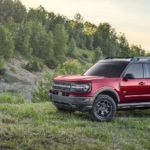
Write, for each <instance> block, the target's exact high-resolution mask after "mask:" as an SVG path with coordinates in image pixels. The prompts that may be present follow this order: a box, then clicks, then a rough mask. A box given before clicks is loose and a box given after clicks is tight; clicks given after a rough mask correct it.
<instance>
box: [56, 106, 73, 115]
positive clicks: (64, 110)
mask: <svg viewBox="0 0 150 150" xmlns="http://www.w3.org/2000/svg"><path fill="white" fill-rule="evenodd" d="M56 108H57V110H58V111H60V112H69V113H73V112H74V110H71V109H65V108H62V107H57V106H56Z"/></svg>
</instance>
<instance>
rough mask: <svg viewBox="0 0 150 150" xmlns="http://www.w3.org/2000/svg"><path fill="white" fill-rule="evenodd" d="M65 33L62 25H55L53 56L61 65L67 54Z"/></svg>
mask: <svg viewBox="0 0 150 150" xmlns="http://www.w3.org/2000/svg"><path fill="white" fill-rule="evenodd" d="M67 38H68V37H67V33H66V31H65V28H64V25H63V24H56V27H55V28H54V43H55V44H54V54H55V58H56V59H58V60H59V62H60V63H62V62H63V61H64V60H65V54H67Z"/></svg>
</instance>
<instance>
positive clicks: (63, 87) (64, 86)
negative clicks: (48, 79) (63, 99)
mask: <svg viewBox="0 0 150 150" xmlns="http://www.w3.org/2000/svg"><path fill="white" fill-rule="evenodd" d="M53 89H54V90H59V91H65V92H70V89H71V83H69V82H58V81H54V82H53Z"/></svg>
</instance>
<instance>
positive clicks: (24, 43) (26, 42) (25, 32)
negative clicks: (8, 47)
mask: <svg viewBox="0 0 150 150" xmlns="http://www.w3.org/2000/svg"><path fill="white" fill-rule="evenodd" d="M30 37H31V23H29V22H27V23H25V24H24V23H22V24H21V25H20V27H19V31H18V34H17V35H16V39H15V48H16V51H18V52H20V53H21V54H22V55H24V56H26V57H31V54H32V48H31V45H30Z"/></svg>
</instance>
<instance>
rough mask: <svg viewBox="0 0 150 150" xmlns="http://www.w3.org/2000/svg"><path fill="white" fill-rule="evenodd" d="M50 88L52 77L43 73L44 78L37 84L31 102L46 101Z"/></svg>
mask: <svg viewBox="0 0 150 150" xmlns="http://www.w3.org/2000/svg"><path fill="white" fill-rule="evenodd" d="M51 86H52V75H51V74H50V73H45V74H44V76H43V77H42V78H41V79H40V80H39V81H38V82H37V88H36V89H35V91H34V92H33V93H32V96H33V99H32V101H33V102H41V101H48V100H49V97H48V90H49V88H50V87H51Z"/></svg>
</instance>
